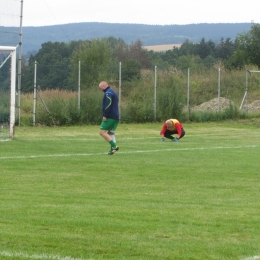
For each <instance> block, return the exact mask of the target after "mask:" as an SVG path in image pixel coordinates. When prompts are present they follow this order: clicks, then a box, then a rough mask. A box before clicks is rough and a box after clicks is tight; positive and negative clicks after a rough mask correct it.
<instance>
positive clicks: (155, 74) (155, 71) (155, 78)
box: [154, 66, 157, 122]
mask: <svg viewBox="0 0 260 260" xmlns="http://www.w3.org/2000/svg"><path fill="white" fill-rule="evenodd" d="M156 87H157V66H154V121H155V122H156Z"/></svg>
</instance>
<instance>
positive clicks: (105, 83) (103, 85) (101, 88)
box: [98, 81, 108, 91]
mask: <svg viewBox="0 0 260 260" xmlns="http://www.w3.org/2000/svg"><path fill="white" fill-rule="evenodd" d="M98 87H99V89H100V90H102V91H104V90H105V89H106V88H107V87H108V84H107V82H106V81H101V82H100V83H99V85H98Z"/></svg>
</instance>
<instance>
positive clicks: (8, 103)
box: [0, 46, 16, 140]
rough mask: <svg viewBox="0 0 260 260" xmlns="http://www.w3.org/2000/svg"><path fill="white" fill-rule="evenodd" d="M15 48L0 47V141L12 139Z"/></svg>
mask: <svg viewBox="0 0 260 260" xmlns="http://www.w3.org/2000/svg"><path fill="white" fill-rule="evenodd" d="M15 83H16V47H12V46H0V140H4V139H8V138H13V137H14V125H15Z"/></svg>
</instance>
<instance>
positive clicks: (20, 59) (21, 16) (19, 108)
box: [17, 0, 23, 125]
mask: <svg viewBox="0 0 260 260" xmlns="http://www.w3.org/2000/svg"><path fill="white" fill-rule="evenodd" d="M22 24H23V0H21V12H20V33H19V55H18V56H19V57H18V75H17V76H18V86H17V88H18V125H20V123H21V122H20V118H21V77H22V72H21V71H22V28H23V27H22Z"/></svg>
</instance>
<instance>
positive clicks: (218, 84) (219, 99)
mask: <svg viewBox="0 0 260 260" xmlns="http://www.w3.org/2000/svg"><path fill="white" fill-rule="evenodd" d="M219 110H220V68H218V111H219Z"/></svg>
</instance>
